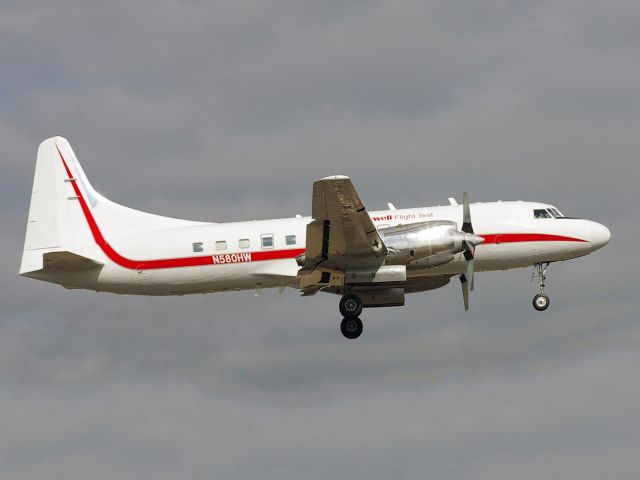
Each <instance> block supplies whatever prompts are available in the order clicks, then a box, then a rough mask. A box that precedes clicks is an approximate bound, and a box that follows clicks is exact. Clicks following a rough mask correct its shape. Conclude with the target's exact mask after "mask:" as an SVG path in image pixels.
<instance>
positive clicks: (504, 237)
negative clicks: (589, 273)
mask: <svg viewBox="0 0 640 480" xmlns="http://www.w3.org/2000/svg"><path fill="white" fill-rule="evenodd" d="M480 236H481V237H482V238H484V242H483V243H482V245H487V244H490V243H494V244H500V243H517V242H586V241H587V240H582V239H581V238H574V237H565V236H562V235H548V234H546V233H491V234H486V235H480Z"/></svg>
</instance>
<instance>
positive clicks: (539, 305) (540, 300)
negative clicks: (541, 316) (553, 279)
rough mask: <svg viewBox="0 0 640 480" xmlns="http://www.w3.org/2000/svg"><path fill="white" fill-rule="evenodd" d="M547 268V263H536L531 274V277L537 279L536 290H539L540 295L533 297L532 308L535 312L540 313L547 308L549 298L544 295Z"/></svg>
mask: <svg viewBox="0 0 640 480" xmlns="http://www.w3.org/2000/svg"><path fill="white" fill-rule="evenodd" d="M548 266H549V262H547V263H536V265H535V271H534V272H533V276H532V277H531V279H532V280H533V277H538V288H539V289H540V293H538V294H537V295H536V296H535V297H533V308H535V309H536V310H537V311H539V312H542V311H543V310H546V309H547V308H549V297H548V296H547V295H546V294H545V293H544V287H545V283H544V282H545V280H546V279H547V277H546V273H547V267H548Z"/></svg>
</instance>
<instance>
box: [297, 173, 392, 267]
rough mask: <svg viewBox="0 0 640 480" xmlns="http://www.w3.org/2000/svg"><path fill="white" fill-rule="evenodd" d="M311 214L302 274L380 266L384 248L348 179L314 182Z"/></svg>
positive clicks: (340, 178) (384, 252)
mask: <svg viewBox="0 0 640 480" xmlns="http://www.w3.org/2000/svg"><path fill="white" fill-rule="evenodd" d="M311 211H312V216H313V221H312V222H311V223H310V224H309V225H308V226H307V244H306V253H305V262H304V267H303V271H311V270H314V269H316V268H318V267H320V268H322V269H323V270H327V271H329V270H331V271H338V272H344V271H345V270H348V269H359V268H370V267H378V266H380V265H382V264H383V262H384V257H385V256H386V255H387V248H386V247H385V245H384V243H383V241H382V239H381V238H380V235H378V231H377V229H376V227H375V226H374V225H373V222H372V221H371V217H369V214H368V213H367V210H366V209H365V208H364V205H363V204H362V201H361V200H360V197H359V196H358V192H356V189H355V188H354V186H353V183H351V180H350V179H349V177H344V176H334V177H327V178H323V179H322V180H318V181H316V182H314V183H313V199H312V207H311Z"/></svg>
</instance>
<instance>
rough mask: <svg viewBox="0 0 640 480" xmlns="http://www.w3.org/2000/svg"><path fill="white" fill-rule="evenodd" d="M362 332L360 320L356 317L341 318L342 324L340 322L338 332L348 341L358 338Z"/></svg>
mask: <svg viewBox="0 0 640 480" xmlns="http://www.w3.org/2000/svg"><path fill="white" fill-rule="evenodd" d="M362 330H363V326H362V320H360V319H359V318H358V317H347V318H343V319H342V322H340V331H341V332H342V335H344V336H345V337H347V338H348V339H349V340H354V339H356V338H358V337H359V336H360V335H361V334H362Z"/></svg>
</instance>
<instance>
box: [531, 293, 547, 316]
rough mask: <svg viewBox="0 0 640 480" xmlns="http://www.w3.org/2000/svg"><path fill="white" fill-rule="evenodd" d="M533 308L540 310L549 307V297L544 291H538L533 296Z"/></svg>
mask: <svg viewBox="0 0 640 480" xmlns="http://www.w3.org/2000/svg"><path fill="white" fill-rule="evenodd" d="M533 308H535V309H536V310H537V311H539V312H542V311H543V310H546V309H547V308H549V297H547V296H546V295H545V294H544V293H539V294H538V295H536V296H535V297H533Z"/></svg>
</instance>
